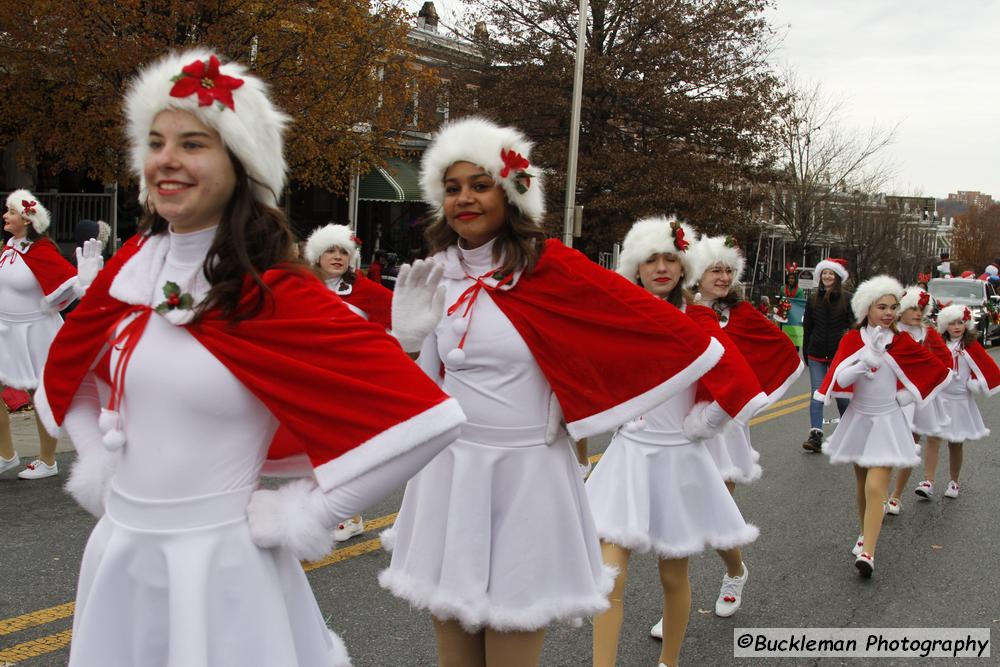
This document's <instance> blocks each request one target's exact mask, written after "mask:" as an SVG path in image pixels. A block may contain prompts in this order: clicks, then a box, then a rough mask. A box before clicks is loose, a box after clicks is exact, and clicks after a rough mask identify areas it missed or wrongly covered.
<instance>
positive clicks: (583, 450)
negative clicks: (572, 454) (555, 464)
mask: <svg viewBox="0 0 1000 667" xmlns="http://www.w3.org/2000/svg"><path fill="white" fill-rule="evenodd" d="M576 462H577V463H579V464H580V465H582V466H585V465H587V464H588V463H590V458H589V457H588V456H587V438H580V439H579V440H577V441H576Z"/></svg>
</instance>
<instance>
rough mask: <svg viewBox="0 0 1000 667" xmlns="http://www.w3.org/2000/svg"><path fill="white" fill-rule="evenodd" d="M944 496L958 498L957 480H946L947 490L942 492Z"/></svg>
mask: <svg viewBox="0 0 1000 667" xmlns="http://www.w3.org/2000/svg"><path fill="white" fill-rule="evenodd" d="M944 497H945V498H958V482H956V481H955V480H951V481H950V482H948V490H947V491H945V492H944Z"/></svg>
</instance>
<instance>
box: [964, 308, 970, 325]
mask: <svg viewBox="0 0 1000 667" xmlns="http://www.w3.org/2000/svg"><path fill="white" fill-rule="evenodd" d="M971 319H972V311H971V310H969V309H968V308H966V309H965V310H963V311H962V321H963V322H968V321H969V320H971Z"/></svg>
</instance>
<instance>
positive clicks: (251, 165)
mask: <svg viewBox="0 0 1000 667" xmlns="http://www.w3.org/2000/svg"><path fill="white" fill-rule="evenodd" d="M212 54H213V52H212V51H210V50H208V49H205V48H199V49H194V50H190V51H184V52H176V51H175V52H172V53H169V54H167V55H166V56H164V57H163V58H160V59H159V60H157V61H156V62H154V63H152V64H151V65H148V66H147V67H145V68H144V69H143V70H142V71H141V72H139V75H138V76H137V77H136V78H135V79H134V80H133V81H132V82H131V84H130V85H129V90H128V93H127V94H126V96H125V117H126V119H127V126H128V137H129V142H130V144H131V148H132V171H133V173H134V174H135V175H136V176H137V177H138V178H139V182H140V189H139V201H140V202H141V203H145V202H146V198H147V196H148V184H147V183H146V181H145V176H144V175H143V165H144V164H145V162H146V154H147V153H148V152H149V130H150V128H151V127H152V126H153V121H154V120H155V118H156V116H157V114H159V113H160V112H161V111H165V110H167V109H179V110H181V111H187V112H188V113H191V114H193V115H194V116H196V117H197V118H198V120H200V121H201V122H202V123H204V124H205V125H208V126H209V127H211V128H212V129H214V130H215V131H217V132H218V133H219V135H220V136H221V137H222V142H223V143H224V144H225V145H226V147H227V148H228V149H229V150H231V151H232V152H233V154H234V155H236V157H237V158H238V159H239V161H240V162H241V163H242V164H243V166H244V167H245V168H246V170H247V174H248V175H249V176H250V179H251V181H252V182H253V193H254V198H255V199H256V200H257V201H259V202H262V203H265V204H268V205H270V206H275V205H277V202H278V199H280V198H281V194H282V191H283V190H284V187H285V172H286V169H287V168H286V165H285V155H284V131H285V127H286V126H287V125H288V123H289V122H290V121H291V118H290V117H289V116H287V115H285V114H284V113H282V112H281V111H279V110H278V108H277V107H275V106H274V104H273V103H272V102H271V99H270V97H269V96H268V88H267V84H265V83H264V82H263V81H261V80H260V79H259V78H257V77H256V76H254V75H253V74H251V73H250V72H249V71H248V70H247V69H246V68H245V67H244V66H243V65H241V64H240V63H237V62H227V61H226V59H225V57H222V56H219V55H218V54H215V55H216V56H217V57H218V58H219V60H220V61H221V62H222V65H221V66H220V67H219V73H220V74H223V75H226V76H232V77H236V78H239V79H242V80H243V85H242V86H240V87H239V88H236V89H235V90H233V107H234V109H230V108H229V107H226V106H223V105H222V104H221V103H218V102H213V103H212V104H210V105H207V106H199V104H198V95H197V94H193V95H189V96H187V97H171V96H170V90H171V88H173V85H174V83H173V81H172V79H173V78H174V77H176V76H177V75H179V74H181V70H182V69H183V68H184V67H186V66H188V65H190V64H192V63H193V62H194V61H196V60H201V61H202V62H207V61H208V60H209V58H210V57H211V56H212Z"/></svg>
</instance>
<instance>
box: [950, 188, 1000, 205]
mask: <svg viewBox="0 0 1000 667" xmlns="http://www.w3.org/2000/svg"><path fill="white" fill-rule="evenodd" d="M948 199H950V200H952V201H960V202H964V203H965V204H967V205H968V206H975V207H976V208H980V209H982V208H989V207H990V206H992V205H993V204H994V203H996V202H994V201H993V197H991V196H990V195H987V194H984V193H982V192H979V191H978V190H959V191H958V192H951V193H949V194H948Z"/></svg>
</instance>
